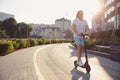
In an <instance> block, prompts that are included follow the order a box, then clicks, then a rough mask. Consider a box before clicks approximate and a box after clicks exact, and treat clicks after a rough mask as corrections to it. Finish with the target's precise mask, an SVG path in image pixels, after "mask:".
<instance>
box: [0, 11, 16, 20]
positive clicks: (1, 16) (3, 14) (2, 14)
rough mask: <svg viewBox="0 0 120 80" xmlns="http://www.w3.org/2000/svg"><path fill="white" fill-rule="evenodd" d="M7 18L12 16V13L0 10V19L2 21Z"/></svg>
mask: <svg viewBox="0 0 120 80" xmlns="http://www.w3.org/2000/svg"><path fill="white" fill-rule="evenodd" d="M8 18H14V15H12V14H8V13H3V12H0V21H4V20H5V19H8Z"/></svg>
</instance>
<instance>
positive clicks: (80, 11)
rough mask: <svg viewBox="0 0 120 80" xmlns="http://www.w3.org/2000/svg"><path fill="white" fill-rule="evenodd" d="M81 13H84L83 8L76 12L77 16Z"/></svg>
mask: <svg viewBox="0 0 120 80" xmlns="http://www.w3.org/2000/svg"><path fill="white" fill-rule="evenodd" d="M79 13H82V14H83V11H82V10H79V11H78V12H77V14H76V18H77V17H78V15H79Z"/></svg>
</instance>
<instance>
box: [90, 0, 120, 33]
mask: <svg viewBox="0 0 120 80" xmlns="http://www.w3.org/2000/svg"><path fill="white" fill-rule="evenodd" d="M99 1H100V4H101V9H100V11H99V12H97V14H96V15H94V16H93V17H92V29H93V30H94V31H100V30H102V31H106V30H112V29H113V28H114V29H120V0H99Z"/></svg>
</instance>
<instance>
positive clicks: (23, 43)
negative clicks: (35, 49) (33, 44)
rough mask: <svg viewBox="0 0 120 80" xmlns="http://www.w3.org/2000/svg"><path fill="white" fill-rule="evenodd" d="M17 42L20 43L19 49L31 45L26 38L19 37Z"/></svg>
mask: <svg viewBox="0 0 120 80" xmlns="http://www.w3.org/2000/svg"><path fill="white" fill-rule="evenodd" d="M16 42H17V43H18V44H20V46H19V49H21V48H26V47H29V46H30V44H29V42H28V41H27V40H25V39H19V40H16Z"/></svg>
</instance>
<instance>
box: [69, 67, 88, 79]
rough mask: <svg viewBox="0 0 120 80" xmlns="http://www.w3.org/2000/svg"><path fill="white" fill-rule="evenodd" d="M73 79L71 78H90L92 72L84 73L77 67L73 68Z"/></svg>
mask: <svg viewBox="0 0 120 80" xmlns="http://www.w3.org/2000/svg"><path fill="white" fill-rule="evenodd" d="M71 74H72V79H71V80H79V79H80V78H81V79H82V80H90V73H83V72H81V71H79V70H77V69H75V68H73V69H72V70H71Z"/></svg>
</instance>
